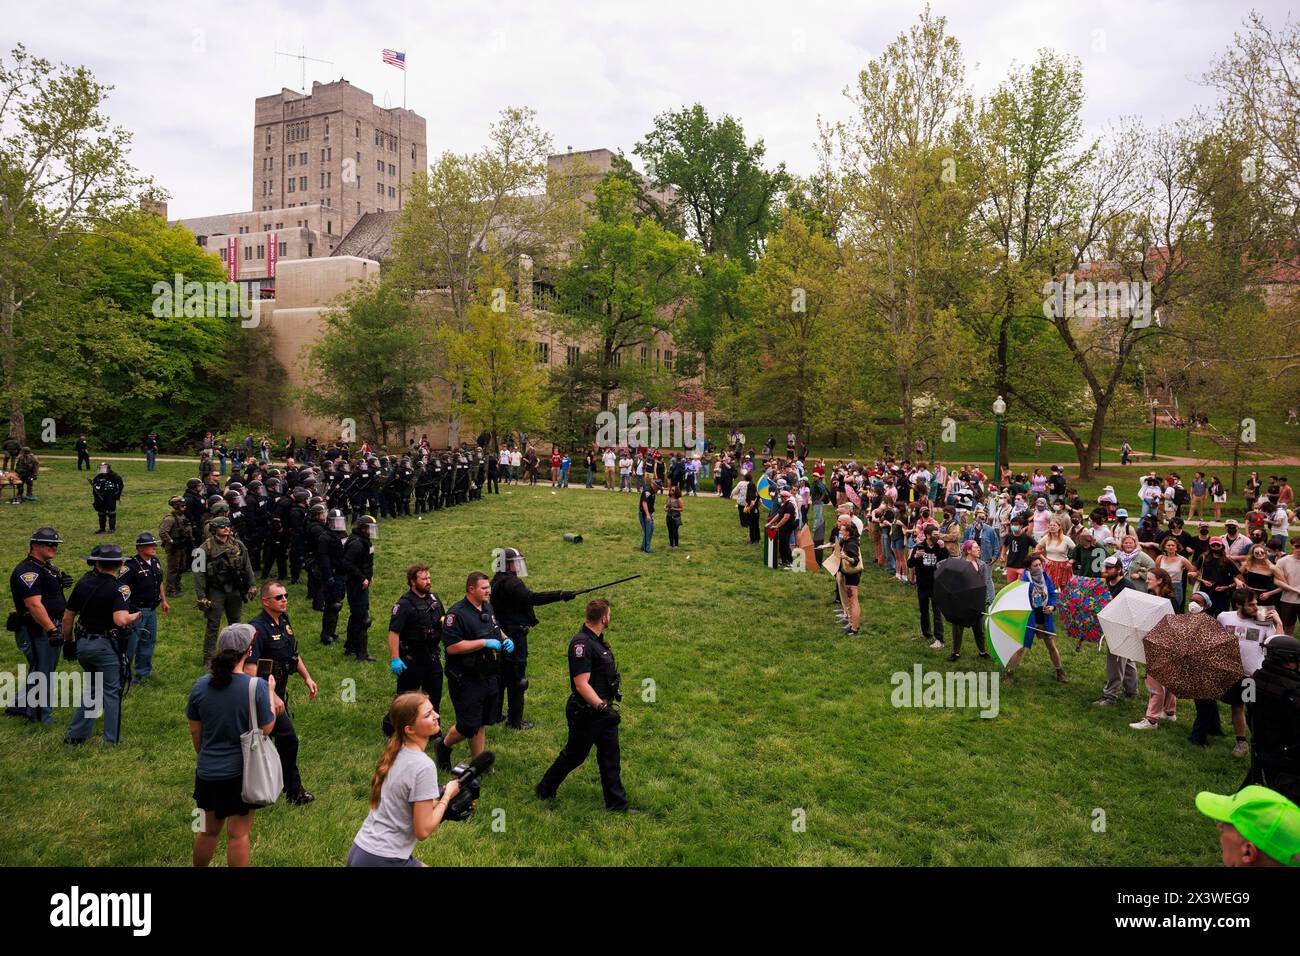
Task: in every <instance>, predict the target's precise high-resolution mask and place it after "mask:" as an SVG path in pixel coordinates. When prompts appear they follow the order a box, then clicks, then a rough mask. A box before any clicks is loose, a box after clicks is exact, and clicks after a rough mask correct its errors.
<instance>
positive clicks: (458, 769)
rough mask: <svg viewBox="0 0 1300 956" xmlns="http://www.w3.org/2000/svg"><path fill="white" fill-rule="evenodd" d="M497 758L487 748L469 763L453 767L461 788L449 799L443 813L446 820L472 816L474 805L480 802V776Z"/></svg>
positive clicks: (453, 774) (452, 770)
mask: <svg viewBox="0 0 1300 956" xmlns="http://www.w3.org/2000/svg"><path fill="white" fill-rule="evenodd" d="M496 759H497V758H496V754H494V753H493V752H492V751H490V750H485V751H483V752H482V753H481V754H479V755H478V756H477V757H475V758H474V759H473V760H471V761H470V762H469V763H458V764H456V766H454V767H452V768H451V775H452V776H453V777H455V778H456V779H457V780H458V781H460V789H459V790H457V791H456V796H454V797H452V798H451V799H450V800H448V801H447V809H446V810H444V811H443V814H442V818H443V819H444V820H455V821H457V822H459V821H462V820H468V819H469V818H470V814H472V813H473V812H474V805H475V804H477V803H478V797H479V790H480V784H479V779H478V778H479V777H481V776H482V775H483V774H485V773H487V771H488V770H489V769H490V768H491V767H492V764H493V763H494V762H495V761H496Z"/></svg>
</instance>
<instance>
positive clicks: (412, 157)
mask: <svg viewBox="0 0 1300 956" xmlns="http://www.w3.org/2000/svg"><path fill="white" fill-rule="evenodd" d="M411 162H415V147H414V146H412V147H411Z"/></svg>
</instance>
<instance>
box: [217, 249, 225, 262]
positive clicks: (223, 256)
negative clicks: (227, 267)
mask: <svg viewBox="0 0 1300 956" xmlns="http://www.w3.org/2000/svg"><path fill="white" fill-rule="evenodd" d="M217 251H218V252H219V253H221V261H222V262H225V261H226V250H225V249H218V250H217Z"/></svg>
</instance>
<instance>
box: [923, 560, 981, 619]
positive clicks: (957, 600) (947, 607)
mask: <svg viewBox="0 0 1300 956" xmlns="http://www.w3.org/2000/svg"><path fill="white" fill-rule="evenodd" d="M987 600H988V591H987V589H986V588H985V586H984V575H983V574H982V573H980V570H979V568H977V567H975V565H973V564H971V563H970V562H969V561H967V560H966V559H965V558H945V559H944V560H942V561H940V562H939V566H938V567H937V568H935V569H934V606H935V607H937V608H938V609H939V613H940V614H942V615H943V616H944V617H945V618H947V619H948V620H950V621H957V622H959V623H962V624H972V625H976V626H978V624H979V620H980V615H982V614H983V613H984V604H985V602H986V601H987Z"/></svg>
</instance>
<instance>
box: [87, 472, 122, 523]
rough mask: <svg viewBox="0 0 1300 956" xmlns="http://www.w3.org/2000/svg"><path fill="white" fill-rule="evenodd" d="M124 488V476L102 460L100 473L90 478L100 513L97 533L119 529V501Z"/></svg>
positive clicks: (96, 505) (92, 493) (97, 510)
mask: <svg viewBox="0 0 1300 956" xmlns="http://www.w3.org/2000/svg"><path fill="white" fill-rule="evenodd" d="M87 464H89V463H87ZM122 488H123V485H122V476H121V475H119V474H118V473H117V472H115V471H114V470H113V466H112V465H110V464H109V463H108V462H106V461H105V462H100V465H99V474H97V475H95V477H94V478H91V479H90V491H91V495H92V496H93V499H94V506H95V511H96V512H98V514H99V530H98V531H96V532H95V534H103V533H104V531H105V530H108V531H116V530H117V502H118V500H119V499H120V498H121V497H122ZM106 523H107V525H108V527H107V529H105V524H106Z"/></svg>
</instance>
